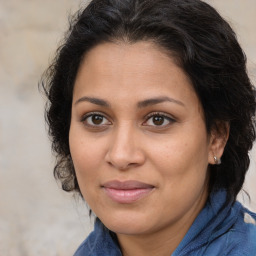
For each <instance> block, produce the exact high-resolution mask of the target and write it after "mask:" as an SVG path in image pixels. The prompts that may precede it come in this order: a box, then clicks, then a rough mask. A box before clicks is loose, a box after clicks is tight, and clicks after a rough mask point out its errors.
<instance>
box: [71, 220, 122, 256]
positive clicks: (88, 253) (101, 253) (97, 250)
mask: <svg viewBox="0 0 256 256" xmlns="http://www.w3.org/2000/svg"><path fill="white" fill-rule="evenodd" d="M106 255H111V256H121V251H120V249H119V247H118V245H117V243H116V242H115V240H114V239H113V237H112V236H111V234H110V231H109V230H108V229H107V228H106V227H104V225H103V224H102V223H101V222H100V220H98V219H97V220H96V222H95V226H94V231H93V232H91V233H90V235H89V236H88V237H87V238H86V240H85V241H84V242H83V243H82V244H81V245H80V246H79V248H78V249H77V251H76V252H75V254H74V256H106Z"/></svg>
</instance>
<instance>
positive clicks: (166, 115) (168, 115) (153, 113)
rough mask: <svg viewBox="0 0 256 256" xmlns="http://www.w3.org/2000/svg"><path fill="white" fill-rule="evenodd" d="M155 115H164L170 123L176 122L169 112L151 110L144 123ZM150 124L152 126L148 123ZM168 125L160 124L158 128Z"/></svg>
mask: <svg viewBox="0 0 256 256" xmlns="http://www.w3.org/2000/svg"><path fill="white" fill-rule="evenodd" d="M153 116H162V117H164V118H166V119H168V120H169V121H170V123H173V122H176V119H175V118H174V117H173V116H172V115H170V114H167V113H164V112H151V113H149V114H148V115H146V117H145V119H146V121H144V122H143V124H144V123H146V122H147V121H148V120H149V119H150V118H151V117H153ZM145 126H146V125H145ZM148 126H151V125H148ZM166 126H168V125H165V126H159V127H158V128H161V127H162V128H163V127H166Z"/></svg>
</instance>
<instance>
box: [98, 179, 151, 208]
mask: <svg viewBox="0 0 256 256" xmlns="http://www.w3.org/2000/svg"><path fill="white" fill-rule="evenodd" d="M102 188H103V189H104V191H105V193H106V195H107V196H108V197H109V198H110V199H111V200H113V201H115V202H117V203H121V204H130V203H133V202H136V201H138V200H140V199H142V198H144V197H146V196H147V195H149V194H150V193H151V192H152V191H153V189H154V186H153V185H150V184H146V183H142V182H139V181H135V180H129V181H124V182H121V181H117V180H113V181H109V182H106V183H104V184H103V185H102Z"/></svg>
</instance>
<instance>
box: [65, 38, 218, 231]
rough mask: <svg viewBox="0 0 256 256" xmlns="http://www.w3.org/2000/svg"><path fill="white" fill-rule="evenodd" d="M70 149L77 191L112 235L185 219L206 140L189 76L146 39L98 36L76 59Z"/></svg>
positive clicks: (198, 191) (198, 192) (199, 182)
mask: <svg viewBox="0 0 256 256" xmlns="http://www.w3.org/2000/svg"><path fill="white" fill-rule="evenodd" d="M69 142H70V150H71V155H72V159H73V162H74V166H75V171H76V175H77V179H78V183H79V187H80V190H81V193H82V195H83V197H84V199H85V200H86V202H87V203H88V204H89V206H90V208H91V209H92V210H93V212H94V213H95V214H96V215H97V216H98V217H99V218H100V219H101V221H102V222H103V223H104V224H105V225H106V226H107V227H108V228H109V229H110V230H112V231H114V232H116V233H117V234H129V235H136V234H140V235H141V234H148V233H152V232H157V231H161V230H165V229H168V228H173V227H175V226H176V227H178V226H179V227H184V226H186V225H188V226H190V225H191V224H192V222H193V220H194V218H195V217H196V216H197V214H198V213H199V211H200V210H201V209H202V207H203V206H204V203H205V201H206V199H207V196H208V188H207V184H208V172H207V167H208V163H213V139H212V138H211V137H210V136H208V134H207V131H206V127H205V123H204V118H203V109H202V106H201V104H200V102H199V100H198V97H197V95H196V93H195V91H194V89H193V87H192V85H191V82H190V80H189V79H188V77H187V76H186V75H185V74H184V72H183V70H182V69H181V68H179V67H178V66H177V65H176V64H175V62H174V61H173V60H172V59H171V58H170V57H168V56H167V55H166V54H165V53H164V52H163V51H161V50H160V49H158V48H157V47H156V46H154V45H153V44H152V43H149V42H139V43H135V44H125V43H123V44H122V43H120V44H114V43H104V44H101V45H98V46H97V47H95V48H93V49H92V50H91V51H90V52H89V53H88V54H87V55H86V56H85V58H84V60H83V61H82V63H81V66H80V69H79V72H78V75H77V78H76V81H75V86H74V94H73V105H72V118H71V126H70V134H69Z"/></svg>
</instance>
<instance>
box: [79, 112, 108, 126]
mask: <svg viewBox="0 0 256 256" xmlns="http://www.w3.org/2000/svg"><path fill="white" fill-rule="evenodd" d="M82 122H83V123H84V124H85V125H86V126H90V127H93V126H94V127H101V126H103V127H104V126H106V125H111V122H110V121H109V120H108V119H107V118H106V117H105V116H103V115H101V114H97V113H95V114H93V113H91V114H88V115H86V116H84V117H83V118H82Z"/></svg>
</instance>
